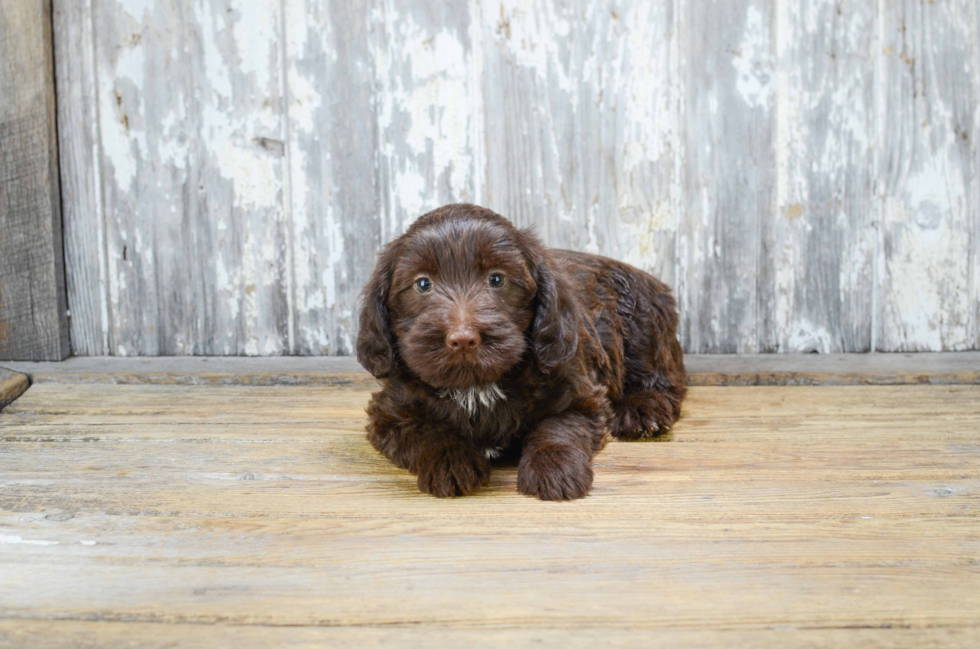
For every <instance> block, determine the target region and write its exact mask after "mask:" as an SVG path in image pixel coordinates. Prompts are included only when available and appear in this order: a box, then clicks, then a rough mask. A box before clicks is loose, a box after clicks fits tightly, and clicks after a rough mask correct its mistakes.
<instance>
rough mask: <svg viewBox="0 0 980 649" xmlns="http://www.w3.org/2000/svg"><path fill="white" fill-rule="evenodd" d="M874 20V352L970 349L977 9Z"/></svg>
mask: <svg viewBox="0 0 980 649" xmlns="http://www.w3.org/2000/svg"><path fill="white" fill-rule="evenodd" d="M880 11H881V14H880V16H879V19H878V29H879V37H880V39H881V52H880V53H879V54H878V66H879V68H880V71H879V78H878V82H879V87H878V101H880V102H881V104H882V107H881V115H880V116H881V123H880V127H879V140H880V144H881V147H880V153H879V160H878V169H877V174H878V186H879V190H878V192H879V200H880V208H879V209H880V218H881V230H882V232H881V246H882V250H881V257H880V263H879V270H880V273H881V275H880V278H879V282H880V291H879V294H878V311H879V313H878V320H877V326H878V340H879V347H880V348H881V349H887V350H901V351H925V350H934V349H946V350H958V349H971V348H974V347H975V346H976V344H977V328H976V327H977V323H976V321H975V318H976V308H977V307H976V303H975V297H973V296H971V287H970V285H971V280H972V276H974V275H975V272H976V271H975V268H971V263H972V264H973V266H974V267H975V265H976V263H977V260H976V259H975V258H972V259H971V257H973V255H971V251H972V250H973V249H974V248H975V241H972V236H971V235H973V236H975V232H976V222H977V219H980V205H978V203H977V201H976V200H975V198H976V195H977V194H976V188H975V186H976V183H977V163H976V146H977V145H976V137H975V135H976V132H977V125H976V121H977V120H978V119H980V112H978V106H980V76H978V75H980V71H978V67H977V66H978V59H977V56H978V54H977V51H978V48H980V32H978V31H977V4H976V2H974V1H973V0H956V1H950V2H939V3H920V2H912V1H903V2H884V3H882V6H881V7H880ZM971 136H973V137H971ZM971 298H973V300H974V303H973V304H971Z"/></svg>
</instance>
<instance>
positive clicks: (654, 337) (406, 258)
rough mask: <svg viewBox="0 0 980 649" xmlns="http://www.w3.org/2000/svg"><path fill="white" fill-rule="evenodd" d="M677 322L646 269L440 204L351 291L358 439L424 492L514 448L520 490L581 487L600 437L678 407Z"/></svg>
mask: <svg viewBox="0 0 980 649" xmlns="http://www.w3.org/2000/svg"><path fill="white" fill-rule="evenodd" d="M676 333H677V310H676V306H675V303H674V299H673V297H671V295H670V289H668V287H667V286H666V285H664V284H663V283H661V282H660V281H658V280H657V279H655V278H654V277H652V276H650V275H648V274H647V273H644V272H642V271H640V270H637V269H635V268H633V267H631V266H628V265H626V264H622V263H619V262H616V261H613V260H611V259H606V258H603V257H598V256H595V255H589V254H584V253H577V252H569V251H564V250H550V249H547V248H545V247H544V246H543V245H542V244H541V243H540V242H539V241H538V239H537V237H535V236H534V235H533V234H532V233H531V232H529V231H526V230H524V231H522V230H518V229H516V228H515V227H514V226H513V225H511V223H510V222H509V221H508V220H507V219H505V218H503V217H502V216H499V215H498V214H496V213H494V212H492V211H490V210H487V209H484V208H481V207H477V206H474V205H447V206H445V207H441V208H439V209H437V210H435V211H433V212H429V213H428V214H426V215H424V216H422V217H420V218H419V219H418V220H417V221H416V222H415V223H413V224H412V225H411V227H409V228H408V231H407V232H406V233H405V234H404V235H402V236H401V237H399V238H398V239H396V240H395V241H393V242H392V243H390V244H389V245H388V246H387V247H386V248H385V249H384V250H383V251H382V253H381V254H380V257H379V259H378V264H377V267H376V268H375V270H374V274H373V276H372V277H371V280H370V282H369V283H368V285H367V286H366V287H365V289H364V306H363V309H362V311H361V317H360V330H359V332H358V336H357V358H358V360H359V361H360V362H361V364H362V365H364V367H365V368H367V369H368V371H370V372H371V374H373V375H374V376H375V377H377V378H378V379H380V380H381V383H382V388H381V390H380V391H379V392H376V393H375V394H374V395H373V397H372V399H371V402H370V404H369V405H368V407H367V412H368V416H369V424H368V438H369V440H370V441H371V444H373V445H374V447H375V448H376V449H378V450H379V451H380V452H381V453H383V454H384V455H385V456H387V457H388V458H389V459H390V460H391V461H392V462H394V463H395V464H396V465H398V466H400V467H402V468H404V469H407V470H409V471H411V472H412V473H414V474H416V475H418V486H419V489H420V490H421V491H423V492H425V493H430V494H433V495H435V496H443V497H444V496H462V495H465V494H467V493H469V492H470V491H472V490H473V489H474V488H476V487H478V486H480V485H481V484H483V483H485V482H487V480H488V479H489V477H490V458H493V457H496V456H497V455H498V454H499V453H501V452H502V451H505V450H507V449H513V450H517V451H519V452H520V463H519V465H518V470H517V488H518V490H519V491H520V492H521V493H524V494H527V495H530V496H537V497H538V498H543V499H546V500H565V499H572V498H581V497H582V496H585V495H586V494H587V493H588V491H589V489H590V488H591V486H592V475H593V474H592V457H593V456H594V455H595V454H596V453H597V452H598V451H599V450H600V449H601V448H602V446H603V444H604V443H605V440H606V436H607V433H611V434H612V435H613V436H615V437H619V438H622V439H637V438H641V437H650V436H653V435H656V434H658V433H660V432H663V431H665V430H666V429H668V428H669V427H670V426H671V425H672V424H673V423H674V422H675V421H676V420H677V418H678V416H679V415H680V410H681V401H682V400H683V398H684V394H685V392H686V388H685V387H684V379H685V374H684V360H683V354H682V351H681V347H680V344H679V343H678V342H677V336H676Z"/></svg>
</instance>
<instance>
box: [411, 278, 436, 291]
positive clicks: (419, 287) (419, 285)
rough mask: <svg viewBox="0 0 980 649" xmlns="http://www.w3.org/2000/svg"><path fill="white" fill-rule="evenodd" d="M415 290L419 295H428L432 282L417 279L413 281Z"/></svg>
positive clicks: (427, 279) (426, 279) (425, 279)
mask: <svg viewBox="0 0 980 649" xmlns="http://www.w3.org/2000/svg"><path fill="white" fill-rule="evenodd" d="M415 290H416V291H418V292H419V293H428V292H429V291H431V290H432V280H431V279H429V278H428V277H419V278H418V279H417V280H415Z"/></svg>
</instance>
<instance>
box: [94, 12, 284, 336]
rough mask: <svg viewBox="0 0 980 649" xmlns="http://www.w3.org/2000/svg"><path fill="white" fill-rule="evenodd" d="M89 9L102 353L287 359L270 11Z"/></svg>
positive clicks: (277, 83) (278, 111)
mask: <svg viewBox="0 0 980 649" xmlns="http://www.w3.org/2000/svg"><path fill="white" fill-rule="evenodd" d="M93 11H94V16H93V23H94V29H95V34H96V38H95V46H96V52H95V59H96V66H97V69H98V84H97V92H98V98H97V105H98V115H99V129H100V140H101V149H102V183H103V187H102V193H103V196H104V208H103V209H104V219H105V240H106V259H107V269H108V282H107V290H108V299H109V314H110V322H109V341H110V345H111V350H112V352H113V353H115V354H120V355H127V354H137V355H139V354H149V355H156V354H219V355H220V354H281V353H284V352H285V351H287V350H288V316H289V314H288V307H287V303H288V297H287V290H286V287H287V277H286V276H287V264H286V255H285V251H286V246H287V239H288V228H287V214H286V209H285V206H284V198H283V168H284V163H283V159H284V155H283V154H284V149H285V143H284V133H285V121H284V119H283V100H282V96H283V92H282V91H283V78H282V76H283V72H282V51H283V49H282V39H281V27H280V26H281V20H282V14H281V11H280V3H279V2H278V1H277V0H266V1H262V2H255V1H247V2H246V1H244V0H242V1H238V2H230V3H229V2H223V1H219V0H214V1H208V2H199V3H193V4H189V3H185V2H180V1H179V0H160V1H159V2H114V1H111V0H108V1H101V0H97V1H96V2H95V4H94V6H93Z"/></svg>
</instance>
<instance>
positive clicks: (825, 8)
mask: <svg viewBox="0 0 980 649" xmlns="http://www.w3.org/2000/svg"><path fill="white" fill-rule="evenodd" d="M776 13H777V20H776V38H777V57H776V60H777V64H776V115H775V117H774V123H775V129H776V142H775V147H776V163H777V166H776V170H777V185H776V192H777V197H776V208H777V209H776V210H774V211H770V212H769V213H768V218H769V219H770V220H771V221H772V223H771V224H770V225H769V227H768V228H766V231H767V232H768V233H769V235H770V239H769V240H768V241H765V242H764V243H765V244H766V245H765V249H764V252H763V254H768V255H771V256H772V263H773V266H774V269H775V275H774V277H773V280H774V285H773V286H772V291H773V294H772V300H773V302H772V303H773V305H774V313H771V314H770V317H772V316H773V315H774V316H775V317H774V320H773V321H772V325H773V326H774V327H775V331H774V334H775V338H774V340H773V342H774V343H775V349H776V350H778V351H782V352H821V353H837V352H866V351H869V350H870V349H871V320H872V317H871V314H872V303H873V299H872V291H873V288H874V282H873V271H874V266H873V264H874V254H875V245H876V241H877V231H876V230H875V227H874V226H875V223H874V207H875V201H874V171H873V159H872V154H873V150H872V142H873V140H874V135H875V131H874V95H873V89H874V55H873V53H872V47H873V42H874V27H875V15H874V6H873V5H870V4H868V3H865V2H839V1H838V0H794V1H793V2H787V3H779V4H777V8H776ZM768 346H769V345H764V347H768Z"/></svg>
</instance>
